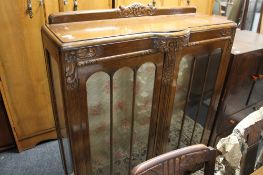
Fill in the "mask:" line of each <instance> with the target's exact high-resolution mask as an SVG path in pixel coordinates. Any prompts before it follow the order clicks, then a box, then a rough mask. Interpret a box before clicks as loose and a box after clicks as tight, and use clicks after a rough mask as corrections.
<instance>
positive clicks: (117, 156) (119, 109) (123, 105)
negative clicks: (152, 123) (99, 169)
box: [112, 67, 134, 175]
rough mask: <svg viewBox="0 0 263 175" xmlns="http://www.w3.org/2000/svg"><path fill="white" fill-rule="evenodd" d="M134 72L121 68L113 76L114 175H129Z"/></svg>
mask: <svg viewBox="0 0 263 175" xmlns="http://www.w3.org/2000/svg"><path fill="white" fill-rule="evenodd" d="M133 74H134V72H133V70H132V69H130V68H127V67H125V68H121V69H119V70H118V71H117V72H116V73H115V74H114V76H113V142H112V143H113V145H112V146H113V174H123V175H126V174H128V171H127V170H128V169H129V155H130V154H129V153H130V139H129V138H130V137H131V123H132V122H131V119H132V101H133V83H134V80H133Z"/></svg>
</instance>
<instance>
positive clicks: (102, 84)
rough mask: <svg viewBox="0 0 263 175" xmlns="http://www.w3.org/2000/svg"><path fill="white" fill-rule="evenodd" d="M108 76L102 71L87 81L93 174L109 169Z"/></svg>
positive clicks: (105, 171) (103, 172)
mask: <svg viewBox="0 0 263 175" xmlns="http://www.w3.org/2000/svg"><path fill="white" fill-rule="evenodd" d="M109 89H110V77H109V75H108V74H106V73H104V72H97V73H95V74H93V75H92V76H91V77H90V78H89V79H88V81H87V101H88V120H89V134H90V149H91V162H92V163H91V165H92V172H93V174H107V173H108V172H109V171H110V150H109V145H110V134H109V131H110V91H109Z"/></svg>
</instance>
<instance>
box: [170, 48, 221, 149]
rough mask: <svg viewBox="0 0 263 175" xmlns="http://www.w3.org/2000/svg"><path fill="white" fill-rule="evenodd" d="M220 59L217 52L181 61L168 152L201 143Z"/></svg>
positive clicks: (219, 54) (219, 51)
mask: <svg viewBox="0 0 263 175" xmlns="http://www.w3.org/2000/svg"><path fill="white" fill-rule="evenodd" d="M220 58H221V49H216V50H214V51H213V52H211V53H207V54H202V55H197V56H185V57H183V58H182V60H181V63H180V65H179V73H178V79H177V91H176V96H175V101H174V111H173V115H172V120H171V127H170V144H169V150H172V149H177V148H178V147H185V146H188V145H192V144H197V143H200V142H201V139H202V135H203V132H204V127H205V125H206V120H207V117H208V111H209V109H210V104H211V98H212V95H213V92H214V86H215V82H216V77H217V72H218V68H219V64H220Z"/></svg>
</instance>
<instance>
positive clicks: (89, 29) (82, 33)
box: [46, 14, 234, 43]
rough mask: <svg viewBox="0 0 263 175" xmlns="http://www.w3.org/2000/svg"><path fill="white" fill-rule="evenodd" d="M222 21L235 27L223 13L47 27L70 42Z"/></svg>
mask: <svg viewBox="0 0 263 175" xmlns="http://www.w3.org/2000/svg"><path fill="white" fill-rule="evenodd" d="M222 24H230V25H232V26H233V24H234V23H233V22H231V21H228V20H226V19H225V18H224V17H220V16H209V15H201V14H180V15H160V16H144V17H132V18H118V19H106V20H95V21H83V22H71V23H60V24H47V25H46V27H47V28H48V30H50V31H51V32H52V33H53V34H54V35H55V37H56V38H57V39H58V40H59V41H60V42H62V43H70V42H75V41H84V40H94V39H101V38H107V37H114V36H126V35H133V34H145V33H170V32H180V31H184V30H187V29H190V30H191V31H195V30H206V29H209V28H212V26H214V27H217V28H220V25H222Z"/></svg>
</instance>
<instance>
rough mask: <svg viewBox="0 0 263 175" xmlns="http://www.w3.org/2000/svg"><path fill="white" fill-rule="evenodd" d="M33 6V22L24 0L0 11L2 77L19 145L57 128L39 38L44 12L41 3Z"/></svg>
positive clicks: (0, 69)
mask: <svg viewBox="0 0 263 175" xmlns="http://www.w3.org/2000/svg"><path fill="white" fill-rule="evenodd" d="M12 4H16V5H15V6H14V5H12ZM32 6H33V15H34V16H33V18H32V19H30V18H29V16H28V15H27V14H26V13H25V9H26V1H25V0H24V1H16V0H11V1H4V2H3V3H2V4H1V7H0V13H1V16H2V17H1V19H0V22H1V24H2V25H3V26H5V27H3V28H1V29H0V30H1V32H0V33H1V34H0V37H1V41H0V51H1V55H0V56H1V59H0V61H1V62H0V63H1V66H0V75H1V79H2V83H3V90H4V93H5V96H6V101H7V103H8V106H9V107H10V113H11V116H10V118H11V120H12V127H14V128H15V134H14V135H15V137H16V141H17V144H18V145H19V141H20V140H21V139H25V138H27V137H31V136H32V135H34V133H39V132H42V131H45V130H47V129H52V128H54V120H53V117H52V112H51V105H50V95H49V91H48V83H47V76H46V70H45V66H44V65H45V63H44V56H43V49H42V44H41V34H40V28H41V26H42V25H43V24H44V23H45V19H44V15H43V14H44V12H43V7H42V6H40V5H39V1H36V0H35V1H32ZM10 118H9V119H10ZM52 138H54V137H52ZM31 146H33V145H31ZM27 148H28V147H27ZM18 149H19V150H20V151H21V150H23V149H26V148H22V147H20V146H18Z"/></svg>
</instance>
